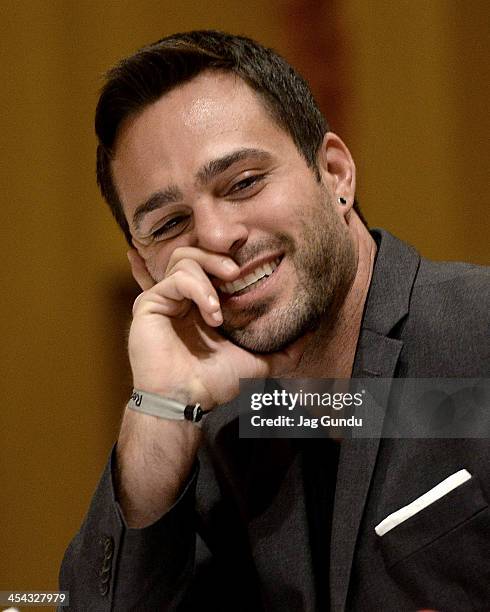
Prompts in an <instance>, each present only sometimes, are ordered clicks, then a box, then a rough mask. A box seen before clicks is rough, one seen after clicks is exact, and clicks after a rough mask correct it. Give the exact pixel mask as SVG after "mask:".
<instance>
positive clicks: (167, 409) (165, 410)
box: [128, 389, 209, 423]
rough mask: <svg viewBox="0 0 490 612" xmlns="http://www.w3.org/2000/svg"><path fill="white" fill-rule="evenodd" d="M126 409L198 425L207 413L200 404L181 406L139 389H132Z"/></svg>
mask: <svg viewBox="0 0 490 612" xmlns="http://www.w3.org/2000/svg"><path fill="white" fill-rule="evenodd" d="M128 408H131V410H136V412H143V413H144V414H150V415H152V416H156V417H159V418H160V419H170V420H173V421H184V420H187V421H192V422H193V423H198V422H199V421H200V420H201V419H202V417H203V416H204V415H205V414H207V413H208V412H209V410H203V409H202V408H201V406H200V404H194V405H192V404H188V405H187V406H186V405H185V404H181V403H180V402H177V401H175V400H172V399H169V398H168V397H162V396H161V395H156V393H148V392H147V391H141V390H140V389H133V395H132V396H131V398H130V400H129V402H128Z"/></svg>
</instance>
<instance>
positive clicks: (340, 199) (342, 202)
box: [337, 196, 347, 206]
mask: <svg viewBox="0 0 490 612" xmlns="http://www.w3.org/2000/svg"><path fill="white" fill-rule="evenodd" d="M337 202H338V203H339V204H342V206H345V205H346V204H347V200H346V199H345V198H343V197H342V196H340V198H337Z"/></svg>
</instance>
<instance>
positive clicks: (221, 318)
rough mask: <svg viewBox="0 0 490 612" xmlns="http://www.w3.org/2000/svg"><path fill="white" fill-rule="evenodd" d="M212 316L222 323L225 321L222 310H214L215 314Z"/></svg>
mask: <svg viewBox="0 0 490 612" xmlns="http://www.w3.org/2000/svg"><path fill="white" fill-rule="evenodd" d="M211 316H212V317H213V319H214V320H215V321H216V322H217V323H222V322H223V316H222V314H221V310H218V312H213V314H212V315H211Z"/></svg>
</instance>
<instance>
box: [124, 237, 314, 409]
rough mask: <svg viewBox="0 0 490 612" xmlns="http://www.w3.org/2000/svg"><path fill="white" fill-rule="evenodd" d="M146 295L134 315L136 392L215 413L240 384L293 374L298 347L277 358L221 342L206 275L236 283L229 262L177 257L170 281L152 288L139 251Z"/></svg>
mask: <svg viewBox="0 0 490 612" xmlns="http://www.w3.org/2000/svg"><path fill="white" fill-rule="evenodd" d="M128 258H129V260H130V263H131V268H132V273H133V276H134V278H135V280H136V281H137V282H138V284H139V285H140V287H141V288H142V289H143V293H142V294H141V295H140V296H138V298H137V299H136V301H135V304H134V307H133V322H132V325H131V330H130V334H129V358H130V362H131V367H132V371H133V379H134V386H135V387H136V388H139V389H142V390H144V391H150V392H153V393H158V394H161V395H164V396H167V397H170V398H173V399H176V400H179V401H182V402H183V403H186V404H187V403H194V402H199V403H200V404H201V405H202V406H203V407H204V408H207V409H209V408H212V407H214V406H216V405H218V404H223V403H226V402H227V401H230V400H231V399H233V398H234V397H235V396H236V395H237V394H238V392H239V379H240V378H266V377H267V376H273V375H278V374H283V373H285V372H287V371H290V370H291V369H292V368H293V367H294V366H295V365H296V363H297V362H298V361H299V358H300V357H301V353H302V351H301V350H300V348H299V347H298V346H297V347H296V348H295V349H294V350H293V349H289V350H285V351H281V352H278V353H275V354H273V355H267V356H264V355H258V354H253V353H250V352H248V351H246V350H244V349H242V348H240V347H238V346H236V345H235V344H233V343H232V342H230V341H229V340H227V339H225V338H224V337H223V336H221V335H220V333H219V331H218V330H217V329H216V328H217V327H218V326H219V325H220V324H221V323H222V315H221V309H220V304H219V296H218V293H217V291H216V289H215V288H214V287H213V284H212V283H211V280H210V278H209V276H208V275H213V276H214V277H216V278H218V279H220V280H222V281H233V280H234V279H236V278H237V277H238V275H239V267H238V266H237V264H236V263H235V262H234V261H233V260H232V259H231V258H230V257H227V256H224V255H222V254H217V253H211V252H207V251H204V250H202V249H198V248H195V247H180V248H177V249H176V250H175V251H174V253H173V254H172V256H171V258H170V261H169V263H168V266H167V270H166V272H165V278H164V279H163V280H162V281H160V282H158V283H156V284H155V283H154V281H153V279H152V278H151V276H150V274H149V273H148V271H147V269H146V266H145V262H144V260H143V259H142V258H141V257H140V256H139V254H138V253H137V251H135V250H131V251H129V253H128Z"/></svg>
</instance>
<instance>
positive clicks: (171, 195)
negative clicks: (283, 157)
mask: <svg viewBox="0 0 490 612" xmlns="http://www.w3.org/2000/svg"><path fill="white" fill-rule="evenodd" d="M245 159H250V160H256V161H259V162H270V161H271V160H272V155H271V154H270V153H268V152H267V151H264V150H263V149H254V148H242V149H237V150H235V151H232V152H231V153H227V154H226V155H223V156H222V157H218V158H217V159H212V160H211V161H209V162H207V163H206V164H204V166H202V168H200V169H199V170H198V172H197V174H196V181H195V182H196V185H198V186H200V187H203V186H205V185H207V184H208V183H209V182H210V181H212V180H213V179H214V178H216V177H217V176H218V175H220V174H222V173H223V172H225V171H226V170H228V168H230V167H231V166H233V164H236V163H238V162H240V161H243V160H245ZM183 199H184V196H183V194H182V192H181V191H180V189H179V188H178V187H177V186H176V185H171V186H170V187H168V188H167V189H164V190H162V191H156V192H155V193H153V194H152V195H151V196H150V197H149V198H148V199H147V200H146V201H145V202H143V204H140V205H139V206H138V207H137V208H136V210H135V212H134V215H133V226H134V228H135V229H136V230H137V231H138V230H139V229H140V226H141V222H142V220H143V218H144V217H145V215H147V214H148V213H150V212H152V211H154V210H157V209H159V208H162V206H165V204H174V203H176V202H181V201H182V200H183Z"/></svg>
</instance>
